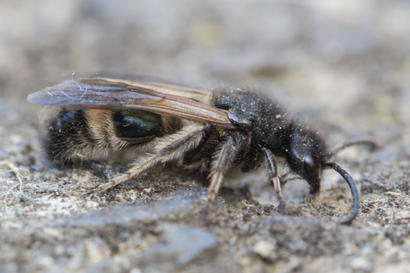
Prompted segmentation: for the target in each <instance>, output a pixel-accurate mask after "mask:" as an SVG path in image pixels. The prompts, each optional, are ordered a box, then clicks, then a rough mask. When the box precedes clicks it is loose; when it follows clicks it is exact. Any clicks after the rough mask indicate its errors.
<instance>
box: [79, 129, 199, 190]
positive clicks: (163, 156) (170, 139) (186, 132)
mask: <svg viewBox="0 0 410 273" xmlns="http://www.w3.org/2000/svg"><path fill="white" fill-rule="evenodd" d="M204 128H205V125H202V124H198V123H195V124H192V125H189V126H186V127H184V128H182V129H181V130H179V131H178V132H176V133H174V134H171V135H167V136H164V137H162V138H158V139H157V141H156V144H155V146H154V147H153V149H152V152H150V153H146V154H145V155H143V156H142V157H141V158H139V159H138V160H137V161H136V162H135V163H134V164H132V167H131V168H130V169H128V170H127V171H126V172H125V173H122V174H120V175H117V176H116V177H114V178H113V179H112V180H111V181H109V182H108V183H104V184H101V185H100V186H98V187H97V188H96V189H94V190H92V191H90V192H88V193H87V194H90V193H101V192H105V191H107V190H109V189H111V188H113V187H115V186H117V185H119V184H121V183H123V182H125V181H128V180H130V179H132V178H134V177H136V176H138V175H139V174H141V173H142V172H143V171H145V170H147V169H149V168H151V167H153V166H154V165H156V164H158V163H166V162H168V161H171V160H173V159H176V158H179V157H180V156H181V155H182V154H184V153H185V152H186V151H189V150H191V149H193V148H195V147H196V146H197V145H198V144H199V143H200V141H201V139H202V136H203V131H204Z"/></svg>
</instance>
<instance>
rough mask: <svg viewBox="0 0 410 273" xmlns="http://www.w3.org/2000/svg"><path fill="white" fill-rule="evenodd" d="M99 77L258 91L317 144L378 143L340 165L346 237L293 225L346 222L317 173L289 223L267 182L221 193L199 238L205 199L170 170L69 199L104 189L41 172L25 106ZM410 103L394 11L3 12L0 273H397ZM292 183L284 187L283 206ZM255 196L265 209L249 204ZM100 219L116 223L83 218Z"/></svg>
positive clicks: (44, 5) (124, 7) (184, 6)
mask: <svg viewBox="0 0 410 273" xmlns="http://www.w3.org/2000/svg"><path fill="white" fill-rule="evenodd" d="M101 72H104V73H106V72H109V73H115V74H118V75H121V74H124V75H134V74H143V75H150V76H155V77H159V78H163V79H166V80H169V81H172V82H176V83H180V84H186V85H190V86H194V87H202V88H208V89H219V88H230V87H235V86H245V87H249V88H251V89H258V90H262V91H263V92H266V93H268V94H269V96H271V97H272V98H273V99H275V100H277V101H279V102H281V103H282V104H283V105H285V106H286V108H287V109H289V111H291V112H292V113H294V115H295V116H297V117H299V118H300V119H301V120H304V121H306V122H307V123H308V124H310V125H312V126H313V127H314V128H316V129H317V130H318V131H319V132H320V133H322V135H323V136H324V137H325V138H326V139H327V142H328V144H329V147H334V146H336V145H338V144H340V143H344V142H347V141H349V140H355V139H373V140H376V141H377V142H378V143H380V144H382V148H381V149H380V150H379V151H378V152H375V153H368V152H367V151H366V150H365V149H353V148H352V149H349V150H348V151H346V152H344V153H343V154H342V155H341V156H340V157H339V158H338V159H337V161H338V162H340V163H341V164H342V165H343V166H345V167H346V168H347V169H348V170H349V172H350V173H351V174H352V175H353V176H354V177H355V179H356V180H357V181H358V186H359V189H360V192H361V202H362V210H361V214H360V215H359V218H358V219H357V220H356V222H355V223H354V226H353V227H352V228H349V227H340V226H338V225H337V224H335V223H336V221H334V220H324V221H320V222H319V221H317V222H315V221H316V220H312V221H310V220H305V218H303V217H302V216H306V217H307V219H318V217H320V216H323V217H328V218H329V217H331V216H334V215H337V216H340V215H344V214H346V213H347V212H348V211H349V210H350V199H349V198H347V197H346V196H347V195H346V192H347V190H346V188H345V186H344V185H343V186H335V184H336V182H337V181H338V177H337V176H336V177H335V178H333V180H332V178H329V177H331V176H330V175H326V177H327V178H325V180H324V184H323V189H322V192H321V195H320V198H319V199H318V201H316V202H313V201H310V199H308V198H307V197H308V196H309V195H308V191H307V187H306V183H300V184H299V186H300V187H302V186H304V187H305V190H304V192H303V190H302V193H298V194H299V195H298V200H297V202H296V205H293V206H294V207H293V214H292V216H295V219H296V220H289V219H293V218H292V216H290V218H286V217H285V216H283V218H281V217H282V216H280V215H278V213H277V211H276V207H275V203H274V202H273V201H274V195H273V191H272V190H271V187H270V186H269V185H265V184H264V185H265V188H264V189H263V190H261V189H260V188H259V189H258V188H256V189H254V190H251V192H252V194H251V195H245V194H243V195H241V194H240V193H238V192H236V193H235V194H229V193H230V192H229V191H228V194H226V192H225V194H224V195H222V196H223V197H222V198H221V199H220V202H221V203H220V208H219V209H220V211H219V212H220V215H219V216H218V217H220V218H215V219H213V220H212V221H213V222H212V224H211V225H210V224H209V222H207V221H204V217H203V215H202V214H200V213H198V211H199V210H200V209H198V208H197V206H195V204H198V203H200V200H202V199H201V198H204V194H205V191H206V186H204V185H201V184H200V183H198V181H197V180H195V179H192V177H191V178H189V177H188V178H186V177H184V176H183V174H181V172H180V171H178V173H177V171H174V172H172V170H171V174H168V172H164V173H165V174H162V175H160V176H159V178H158V177H156V176H155V175H154V176H148V177H149V179H151V180H150V181H148V182H147V179H145V180H146V181H145V184H144V181H142V182H141V181H139V182H138V183H134V184H132V183H130V184H131V186H130V185H128V186H129V187H134V188H133V189H132V190H126V189H125V190H124V189H123V188H120V189H116V190H114V191H113V193H111V194H107V195H104V196H101V197H99V198H100V199H93V200H85V199H84V198H81V197H79V196H80V195H81V193H82V192H83V190H84V189H87V188H88V189H89V188H93V187H95V185H96V184H98V183H101V179H99V178H97V177H94V176H92V174H90V173H89V172H87V171H84V170H82V171H80V170H73V171H69V170H66V171H59V170H56V169H53V168H52V167H50V165H47V163H45V162H44V161H42V160H41V158H42V157H41V147H40V140H39V139H40V138H39V135H40V134H41V133H40V131H41V130H39V124H40V121H39V120H40V119H41V118H40V114H37V113H38V112H39V109H41V107H39V106H35V105H29V104H28V103H27V102H26V96H27V95H28V94H29V93H31V92H34V91H37V90H39V89H42V88H44V87H46V86H49V85H53V84H55V83H57V82H60V81H64V80H69V79H72V78H80V77H83V76H88V75H92V74H96V73H101ZM409 103H410V1H407V0H361V1H355V0H344V1H339V0H326V1H323V0H311V1H296V0H289V1H285V0H276V1H268V0H253V1H235V0H208V1H189V0H176V1H162V0H140V1H133V0H124V1H109V0H87V1H82V0H71V1H59V0H49V1H47V0H38V1H30V0H19V1H14V0H2V1H1V2H0V115H1V116H2V119H0V242H1V243H0V272H17V271H20V272H23V271H27V272H77V271H79V272H83V271H87V272H129V271H130V269H132V268H134V267H135V266H137V268H142V269H146V270H145V271H143V272H161V271H162V272H164V271H175V272H181V270H182V269H181V268H182V267H181V266H185V267H184V268H183V270H182V271H184V272H198V269H199V268H201V271H202V272H209V271H212V272H239V271H243V272H271V271H278V272H297V271H308V272H337V270H339V272H346V270H348V271H349V270H350V272H405V271H406V270H408V268H409V264H408V261H409V252H408V250H409V249H410V248H409V247H410V246H409V244H410V242H409V239H408V238H409V237H408V234H409V233H408V232H409V231H408V220H409V219H410V215H409V211H410V209H409V206H410V202H409V185H410V171H409V170H410V119H409V117H410V107H409ZM41 111H42V110H40V112H41ZM160 172H162V170H161V171H160ZM326 179H327V180H326ZM254 180H257V178H254ZM164 181H166V183H164ZM331 181H333V182H334V183H333V184H331V183H329V182H331ZM302 182H303V181H302ZM93 183H94V184H93ZM256 184H257V183H255V185H256ZM261 184H263V183H261ZM268 186H269V187H268ZM299 186H298V185H297V186H296V188H292V187H290V185H289V187H290V188H288V185H287V186H286V188H285V189H284V193H285V197H286V198H287V200H288V201H289V204H292V192H296V191H297V188H298V187H299ZM329 189H330V190H329ZM178 190H180V191H178ZM181 193H182V195H181V196H184V198H185V199H180V198H181V197H180V195H178V194H181ZM261 193H262V194H268V196H267V197H266V196H265V198H264V199H263V200H264V201H265V202H266V201H267V202H268V203H264V205H261V203H258V202H256V201H255V202H254V200H257V201H261V199H260V195H261ZM258 194H259V196H258ZM178 196H179V197H178ZM249 196H251V197H249ZM168 197H169V198H170V201H169V202H170V203H158V202H159V201H158V200H164V198H168ZM245 197H246V198H245ZM235 198H237V199H239V200H236V199H235ZM258 198H259V199H258ZM167 200H168V199H167ZM181 200H183V202H182V201H181ZM221 200H222V201H221ZM144 202H145V203H144ZM184 202H185V203H184ZM272 202H273V203H272ZM124 204H131V207H130V208H129V209H128V210H124V208H123V207H118V206H123V205H124ZM135 204H140V205H135ZM169 204H174V205H172V206H171V205H169ZM184 204H188V205H186V206H185V205H184ZM117 205H118V206H117ZM115 206H117V207H115ZM151 206H155V210H153V209H152V208H151ZM105 207H108V208H111V207H114V213H111V212H101V214H100V211H97V212H93V209H96V208H98V209H101V208H105ZM198 207H199V208H200V206H198ZM147 211H148V212H149V213H147ZM77 214H79V215H80V216H78V215H77ZM137 214H138V215H137ZM148 214H149V215H148ZM76 215H77V216H76ZM141 215H142V216H141ZM116 216H118V217H119V218H116ZM76 217H77V218H76ZM328 218H325V219H328ZM288 220H289V221H294V222H287V221H288ZM185 225H186V226H188V227H189V228H187V227H186V226H185ZM187 230H188V231H189V232H188V231H187ZM191 235H192V236H194V237H193V238H194V239H192V238H191V237H189V236H191ZM184 236H185V237H184ZM195 236H196V237H195ZM406 236H407V237H406ZM172 238H178V240H176V241H175V240H174V241H173V240H172ZM210 238H211V239H210ZM406 238H407V239H406ZM164 242H165V243H164ZM166 242H168V243H166ZM217 242H218V243H217ZM204 249H205V250H207V249H212V251H211V252H209V253H208V254H204V256H202V254H201V255H199V253H203V252H202V251H203V250H204ZM215 253H217V254H215ZM222 254H223V255H222ZM175 257H177V258H178V261H183V262H181V264H179V265H178V264H177V265H176V263H175ZM187 257H188V258H187ZM198 257H199V258H198ZM258 257H259V258H258ZM194 259H200V262H199V263H196V262H193V263H190V262H191V260H194ZM201 259H202V260H201ZM147 261H148V262H147ZM195 261H196V260H195ZM67 264H68V267H66V266H67ZM134 269H135V268H134ZM336 269H337V270H336ZM121 270H122V271H121ZM135 270H136V271H132V272H134V273H137V272H142V271H139V270H137V269H135ZM389 270H390V271H389ZM407 272H408V271H407Z"/></svg>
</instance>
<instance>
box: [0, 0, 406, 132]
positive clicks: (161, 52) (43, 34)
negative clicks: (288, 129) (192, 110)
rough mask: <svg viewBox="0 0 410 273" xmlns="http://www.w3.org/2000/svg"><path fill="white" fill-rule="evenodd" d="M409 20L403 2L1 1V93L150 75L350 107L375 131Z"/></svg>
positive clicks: (389, 104)
mask: <svg viewBox="0 0 410 273" xmlns="http://www.w3.org/2000/svg"><path fill="white" fill-rule="evenodd" d="M409 18H410V2H408V1H404V0H395V1H383V0H379V1H359V2H358V1H353V0H348V1H337V0H332V1H260V0H257V1H245V2H241V3H238V2H237V1H233V0H232V1H229V0H224V1H220V0H215V1H212V0H211V1H184V0H178V1H172V2H171V1H166V2H164V1H160V0H147V1H121V2H120V3H119V2H117V1H109V0H95V1H93V0H90V1H80V0H73V1H52V0H50V1H36V2H33V1H2V3H1V4H0V20H1V25H0V92H1V93H0V94H2V97H7V98H14V99H17V100H19V101H20V100H24V98H25V96H26V95H27V94H28V93H30V92H32V91H35V90H37V89H40V88H43V87H44V86H46V85H50V84H53V83H55V82H58V81H61V80H67V79H70V78H72V77H73V74H74V77H81V76H84V75H90V74H93V73H99V72H115V73H118V74H146V75H154V76H158V77H160V78H164V79H168V80H171V81H174V82H178V83H184V84H190V85H194V86H201V87H207V88H210V87H215V86H218V85H225V84H226V85H235V86H237V85H246V86H251V87H255V88H262V89H264V90H266V91H267V92H270V91H271V90H273V89H274V88H276V89H277V87H279V89H280V90H281V91H283V93H285V94H283V93H279V95H281V96H283V97H282V98H279V100H280V101H284V102H285V104H288V103H291V104H292V102H294V103H295V104H297V105H298V107H299V106H302V107H303V105H304V106H305V107H307V108H312V109H316V111H320V110H318V109H321V108H322V107H323V106H324V105H325V108H327V109H325V111H326V115H332V114H331V112H332V111H341V110H343V109H349V111H348V112H347V114H349V115H352V116H354V117H355V118H356V119H357V120H356V122H360V123H359V124H358V126H360V127H363V126H364V127H366V126H369V120H365V121H363V120H361V115H363V114H368V113H369V112H370V113H371V114H375V115H374V117H377V119H378V125H380V123H379V122H381V123H383V124H386V123H387V124H389V123H391V122H392V121H394V122H402V120H401V117H403V116H406V117H408V116H409V115H408V114H409V112H408V110H406V109H408V108H409V107H404V105H402V104H406V103H407V102H408V101H410V100H409V95H408V94H409V77H408V75H409V70H410V60H409V52H410V24H409ZM278 92H280V91H278ZM397 93H399V95H398V94H397ZM301 96H302V97H303V100H301V102H302V103H298V102H297V98H298V97H301ZM295 98H296V99H295ZM397 98H404V99H405V100H404V99H397ZM295 100H296V102H295ZM300 104H301V105H300ZM299 109H300V108H299ZM329 110H330V111H329ZM401 111H407V112H405V113H401ZM330 120H331V119H330Z"/></svg>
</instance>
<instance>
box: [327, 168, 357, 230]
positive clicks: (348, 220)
mask: <svg viewBox="0 0 410 273" xmlns="http://www.w3.org/2000/svg"><path fill="white" fill-rule="evenodd" d="M324 167H325V168H329V169H333V170H335V171H336V172H338V173H339V174H340V175H341V176H342V177H343V179H344V180H345V181H346V183H347V184H348V185H349V188H350V192H351V193H352V198H353V207H352V212H351V213H350V215H349V217H347V218H346V219H345V220H343V221H342V222H341V223H342V224H345V225H349V224H350V223H351V222H352V221H353V220H354V218H356V216H357V214H358V212H359V194H358V193H357V188H356V184H355V182H354V180H353V178H352V177H351V176H350V174H348V173H347V172H346V171H345V170H343V169H342V168H341V167H340V166H339V165H337V164H336V163H333V162H328V163H325V164H324Z"/></svg>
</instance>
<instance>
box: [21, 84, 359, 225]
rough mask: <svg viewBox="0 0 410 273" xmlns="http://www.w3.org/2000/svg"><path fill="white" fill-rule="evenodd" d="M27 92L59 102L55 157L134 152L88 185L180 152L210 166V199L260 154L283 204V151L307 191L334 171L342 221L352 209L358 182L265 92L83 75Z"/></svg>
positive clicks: (132, 173) (52, 133) (50, 145)
mask: <svg viewBox="0 0 410 273" xmlns="http://www.w3.org/2000/svg"><path fill="white" fill-rule="evenodd" d="M28 100H29V101H30V102H33V103H38V104H43V105H59V106H61V107H63V108H62V110H61V111H60V113H59V114H58V115H57V117H56V118H55V119H54V120H53V121H52V122H51V124H50V127H49V132H48V137H47V140H46V149H47V151H48V156H49V158H50V159H51V160H52V161H53V162H54V163H56V164H57V165H64V164H67V163H73V164H76V163H78V162H86V161H88V160H95V159H98V160H111V159H113V158H114V157H115V155H122V154H123V153H129V154H131V155H132V157H133V158H136V159H137V161H135V162H134V163H133V164H131V165H130V169H129V170H128V171H127V172H125V173H123V174H119V175H118V176H117V177H114V178H113V179H112V180H111V181H110V182H108V183H105V184H102V185H100V186H99V187H98V188H97V189H96V190H94V191H93V192H104V191H106V190H108V189H110V188H112V187H115V186H116V185H118V184H121V183H123V182H124V181H127V180H129V179H131V178H133V177H136V176H138V175H139V174H141V173H142V172H143V171H145V170H147V169H149V168H151V167H154V166H156V165H158V164H160V163H166V162H168V161H171V160H174V159H178V158H182V159H184V160H183V161H184V162H185V163H186V164H188V163H189V164H191V165H192V166H197V167H198V168H199V167H201V168H202V169H205V171H207V172H208V173H209V177H210V186H209V188H208V202H212V201H213V200H214V199H215V197H216V194H217V192H218V190H219V188H220V186H221V184H222V181H223V177H224V174H225V173H226V172H227V171H228V170H229V169H232V168H234V167H239V166H242V171H251V170H253V169H255V168H256V166H259V165H260V163H262V162H265V165H266V169H267V172H268V175H269V180H270V182H271V183H272V184H273V186H274V188H275V191H276V192H277V194H278V197H279V200H280V202H281V205H284V201H283V197H282V192H281V183H282V182H281V181H280V179H279V176H278V171H277V164H276V160H275V157H276V156H282V157H285V158H286V159H287V161H288V163H289V166H290V168H291V170H292V171H293V172H295V173H296V174H298V175H300V176H301V177H302V178H304V179H306V180H307V182H308V183H309V184H310V186H311V190H312V192H317V191H318V190H319V187H320V176H321V172H322V169H323V168H332V169H334V170H335V171H337V172H339V173H340V174H341V175H342V176H343V178H344V179H345V180H346V182H347V183H348V184H349V186H350V188H351V192H352V195H353V199H354V207H353V211H352V213H351V215H350V217H349V218H348V219H347V220H346V221H345V222H344V223H350V222H351V221H352V220H353V219H354V218H355V216H356V215H357V212H358V195H357V191H356V187H355V184H354V182H353V180H352V179H351V177H350V176H349V175H348V174H347V173H346V172H345V171H344V170H343V169H341V168H340V167H339V166H338V165H336V164H335V163H329V162H326V161H327V159H328V155H329V154H328V153H327V152H326V148H325V145H324V142H323V140H322V139H321V138H320V137H319V136H318V135H317V134H316V133H314V132H312V131H310V130H307V129H305V128H303V127H301V126H299V125H296V124H295V122H294V121H293V120H291V119H289V118H288V116H287V113H286V112H284V111H283V110H281V108H280V107H279V106H277V105H276V104H275V103H274V102H272V101H271V100H270V99H269V98H267V97H264V96H262V95H257V94H255V93H251V92H247V91H238V92H234V91H227V92H223V91H221V92H218V93H212V92H209V91H206V90H200V89H193V88H188V87H183V86H177V85H169V84H164V83H158V82H146V81H127V80H118V79H110V78H86V79H81V80H78V81H67V82H63V83H61V84H58V85H55V86H52V87H49V88H47V89H46V90H44V91H39V92H36V93H33V94H31V95H30V96H29V97H28ZM120 158H124V156H120Z"/></svg>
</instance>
